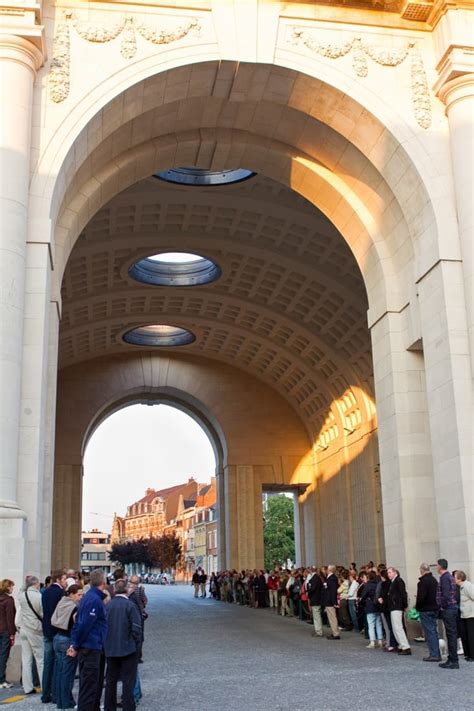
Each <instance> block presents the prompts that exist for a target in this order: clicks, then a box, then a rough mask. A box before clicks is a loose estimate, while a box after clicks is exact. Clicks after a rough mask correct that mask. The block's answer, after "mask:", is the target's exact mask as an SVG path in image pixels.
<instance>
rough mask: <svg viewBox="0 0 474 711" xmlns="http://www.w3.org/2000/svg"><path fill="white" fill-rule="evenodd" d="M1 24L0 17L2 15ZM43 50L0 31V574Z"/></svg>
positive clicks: (15, 573) (11, 499)
mask: <svg viewBox="0 0 474 711" xmlns="http://www.w3.org/2000/svg"><path fill="white" fill-rule="evenodd" d="M2 24H3V23H2ZM42 61H43V55H42V53H41V51H40V49H38V47H37V46H36V45H35V44H33V43H32V42H30V41H29V40H28V39H25V38H24V37H22V36H19V35H15V34H0V94H1V96H2V97H4V100H7V101H8V102H9V106H8V110H7V111H4V112H3V116H2V122H1V123H0V165H1V179H0V283H1V285H2V290H1V295H0V329H1V332H0V392H1V394H2V395H1V404H0V408H1V411H0V527H1V534H2V535H1V538H2V546H1V551H0V569H1V570H2V575H3V576H7V577H11V578H12V579H16V580H18V578H19V577H20V578H21V577H22V576H23V562H24V548H25V546H24V543H25V530H26V529H25V519H26V515H25V513H24V512H23V511H22V510H21V508H20V506H19V504H18V492H17V483H18V482H17V479H18V476H17V475H18V445H19V423H20V393H21V378H22V349H23V327H24V323H23V317H24V305H25V262H26V241H27V220H28V180H29V167H30V162H29V157H30V134H31V115H32V100H33V83H34V80H35V76H36V71H37V69H38V68H39V67H40V66H41V64H42Z"/></svg>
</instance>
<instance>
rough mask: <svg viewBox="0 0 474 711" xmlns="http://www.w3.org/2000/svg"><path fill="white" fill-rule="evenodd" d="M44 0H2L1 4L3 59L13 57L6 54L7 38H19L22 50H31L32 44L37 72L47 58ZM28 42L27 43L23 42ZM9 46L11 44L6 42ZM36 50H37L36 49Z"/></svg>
mask: <svg viewBox="0 0 474 711" xmlns="http://www.w3.org/2000/svg"><path fill="white" fill-rule="evenodd" d="M41 12H42V0H2V2H1V6H0V37H1V38H2V42H1V45H2V53H1V55H0V57H1V58H2V59H13V57H12V56H8V55H7V56H5V52H4V50H3V43H4V41H6V40H5V38H11V40H12V41H14V40H15V39H17V40H18V43H19V45H20V47H19V48H20V51H21V48H22V47H23V50H24V51H29V49H30V45H31V46H33V47H34V50H32V51H31V53H32V55H33V61H32V62H30V64H32V66H33V67H34V71H35V72H36V70H37V69H39V68H40V67H41V66H42V65H43V64H44V61H45V59H46V40H45V32H44V26H43V25H42V24H41V23H42V18H41ZM25 42H26V43H27V44H26V45H25V44H23V43H25ZM6 44H7V46H8V45H9V43H8V42H6ZM35 50H36V51H35ZM10 51H11V50H10Z"/></svg>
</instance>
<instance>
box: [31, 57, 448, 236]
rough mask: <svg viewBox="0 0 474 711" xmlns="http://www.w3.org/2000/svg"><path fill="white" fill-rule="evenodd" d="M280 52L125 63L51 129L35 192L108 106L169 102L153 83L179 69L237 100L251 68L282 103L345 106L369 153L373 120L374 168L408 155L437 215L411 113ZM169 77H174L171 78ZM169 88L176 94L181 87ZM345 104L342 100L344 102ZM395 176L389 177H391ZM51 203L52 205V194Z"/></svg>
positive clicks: (324, 108)
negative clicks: (266, 58)
mask: <svg viewBox="0 0 474 711" xmlns="http://www.w3.org/2000/svg"><path fill="white" fill-rule="evenodd" d="M280 54H281V53H280ZM280 54H279V55H278V57H277V61H276V63H275V64H262V63H258V62H255V63H251V62H240V61H239V58H238V57H237V58H236V59H235V60H229V59H226V60H220V59H219V58H218V57H215V56H210V55H209V52H208V50H207V48H206V50H204V49H203V48H201V47H199V46H197V47H194V48H193V52H192V53H190V52H189V50H188V49H184V50H183V49H179V48H173V49H171V48H170V49H169V50H168V51H167V56H166V65H165V67H164V66H163V58H162V57H161V56H160V55H155V56H153V57H148V58H144V59H141V60H137V61H135V62H134V63H133V64H130V65H128V67H126V68H125V67H124V68H123V69H121V70H119V71H118V72H116V73H114V75H113V76H111V77H110V78H109V79H107V80H106V81H104V82H102V83H101V84H99V85H98V86H97V87H95V89H93V90H92V91H91V92H90V93H89V94H88V95H87V96H81V97H80V98H79V99H78V100H77V101H76V104H75V106H73V107H72V108H69V110H68V112H67V114H65V115H64V116H61V118H60V121H59V125H58V127H57V128H55V130H54V131H51V138H50V139H49V141H48V143H47V144H46V147H45V150H44V152H43V154H42V156H41V158H40V161H39V163H38V168H37V170H36V172H35V174H34V175H33V179H32V186H33V190H32V192H33V194H35V195H37V196H43V195H44V186H46V191H47V197H48V198H51V196H52V195H53V192H54V191H55V190H56V189H57V186H58V179H59V181H60V177H61V172H64V170H65V167H66V166H67V164H68V157H69V158H70V159H72V160H74V159H75V158H76V156H77V153H78V151H77V148H78V145H79V144H81V142H82V143H84V139H85V142H86V143H89V142H90V139H91V132H90V130H89V128H90V127H92V132H94V128H95V131H96V132H98V133H101V131H102V127H100V130H99V131H97V130H98V128H99V126H98V124H97V118H98V116H99V115H101V114H102V112H103V111H105V109H106V108H107V107H112V106H113V105H114V104H119V109H120V111H122V112H123V113H124V114H126V115H128V116H129V117H131V118H133V117H137V116H139V115H140V114H141V113H143V111H144V110H146V107H147V105H150V104H153V94H155V95H156V96H157V97H158V98H159V100H160V103H161V102H165V101H166V92H165V91H164V90H163V91H157V92H155V91H154V85H155V84H158V85H159V84H160V83H165V84H168V87H171V85H172V81H171V77H172V76H173V74H175V75H178V74H179V76H180V79H179V80H178V81H180V82H181V83H182V84H181V87H180V89H181V91H182V90H183V86H184V84H185V81H186V78H187V76H189V78H190V80H191V81H192V80H193V79H194V78H195V77H196V76H197V75H198V74H199V75H200V76H199V79H200V80H201V85H202V88H203V89H204V90H207V91H208V94H214V95H218V94H219V93H221V94H222V95H224V96H228V97H230V98H231V99H232V100H238V99H240V96H239V97H238V99H237V97H235V96H234V95H235V93H237V94H239V92H241V90H242V85H243V87H244V89H247V90H248V88H249V84H252V81H251V80H250V81H248V80H247V82H246V81H245V77H244V80H243V81H241V82H240V84H239V85H238V86H237V87H236V77H241V76H242V74H243V73H244V72H245V73H247V74H248V73H250V74H251V73H252V72H254V71H256V70H257V71H258V72H259V92H260V96H261V97H264V96H265V91H266V90H267V91H268V93H269V94H270V95H271V97H272V100H273V101H275V102H276V103H278V104H285V103H287V104H288V105H289V106H291V107H293V108H296V109H297V110H302V111H303V112H304V113H306V114H307V115H308V116H313V117H315V118H317V119H318V120H320V121H322V122H323V123H328V124H329V125H334V122H333V121H332V119H334V114H336V113H337V112H339V109H342V111H341V112H340V113H341V116H340V117H341V118H343V121H342V123H341V124H340V125H339V126H338V127H337V130H338V131H339V133H340V134H341V135H343V136H344V137H345V138H347V139H348V140H349V141H350V142H351V143H353V145H354V146H356V147H358V148H359V149H360V150H361V151H362V152H365V151H366V146H365V145H364V142H365V138H366V137H367V122H369V123H371V124H372V126H373V128H374V129H375V130H376V129H377V128H378V129H379V130H380V132H381V134H383V137H384V143H381V142H379V144H378V149H377V147H375V148H374V149H373V150H372V151H370V158H371V161H372V162H373V165H374V167H375V168H376V169H377V170H378V171H380V172H381V174H384V166H385V164H386V161H387V158H388V157H390V156H391V155H392V154H393V153H395V152H397V153H398V154H399V156H404V157H405V160H406V161H407V164H408V169H409V170H410V173H411V174H412V175H413V177H414V178H417V177H419V176H422V180H423V185H424V186H425V190H426V191H431V186H433V191H434V192H433V206H431V202H430V201H428V204H429V207H428V209H429V210H431V212H432V221H433V220H434V215H433V213H434V211H436V201H435V200H434V198H435V197H436V194H437V187H436V183H437V182H439V178H440V175H439V169H438V166H437V164H436V162H435V161H434V160H432V159H431V158H430V157H429V154H428V153H427V151H426V148H425V146H423V141H422V140H420V139H419V136H418V135H417V133H416V132H415V131H414V130H413V128H412V127H411V126H410V125H409V124H408V123H407V122H406V120H405V119H404V117H403V116H402V115H400V114H398V113H397V112H395V111H394V110H393V106H392V105H388V104H387V103H386V102H385V101H384V99H383V98H382V97H381V96H378V95H377V94H375V93H374V92H373V91H371V90H370V89H369V88H367V87H364V86H363V85H361V84H360V82H354V81H353V78H352V77H351V76H348V75H347V74H345V73H344V72H343V71H342V70H341V69H340V68H338V67H336V66H334V65H333V66H328V65H327V63H324V62H322V61H321V60H319V59H318V58H317V57H314V58H312V60H311V66H308V61H307V58H305V57H302V56H301V54H300V53H299V52H297V51H293V50H286V51H285V53H284V54H283V55H282V56H280ZM186 70H187V73H188V74H187V76H186V75H185V76H183V71H186ZM264 71H266V72H267V81H266V82H265V80H264V78H263V77H262V72H264ZM285 71H286V72H287V75H286V77H285V80H286V81H285V82H284V85H285V88H284V89H282V81H281V75H282V73H283V72H285ZM206 75H207V76H206ZM168 76H169V77H170V81H169V82H168V81H167V79H166V78H167V77H168ZM272 79H276V80H277V82H278V79H279V80H280V81H279V82H278V86H277V88H276V89H275V87H273V85H272V84H271V81H272ZM237 89H238V90H239V91H237ZM219 90H220V92H219ZM170 93H171V94H173V93H174V94H175V93H176V88H175V91H174V92H173V91H171V92H170ZM328 95H329V96H330V101H328V102H326V101H325V100H324V98H325V97H327V96H328ZM338 102H341V106H339V105H338ZM348 109H351V111H350V113H351V114H352V118H351V120H348V118H349V114H348V111H347V110H348ZM364 136H365V138H364ZM381 149H382V150H381ZM79 153H81V151H79ZM69 162H70V161H69ZM76 167H77V166H76ZM388 182H389V183H390V179H389V181H388ZM410 194H411V195H412V191H411V190H410V191H409V193H408V195H410ZM47 202H48V204H49V200H48V201H47ZM419 205H420V203H419V202H418V206H419ZM448 212H449V211H448ZM445 213H446V210H445ZM453 220H455V215H454V214H452V215H449V216H448V218H447V220H446V219H443V215H442V214H440V215H439V216H437V220H436V222H439V223H440V224H443V223H446V222H447V223H448V224H445V225H444V227H445V228H447V227H450V226H451V227H452V225H451V222H452V221H453Z"/></svg>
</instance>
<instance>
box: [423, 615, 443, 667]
mask: <svg viewBox="0 0 474 711" xmlns="http://www.w3.org/2000/svg"><path fill="white" fill-rule="evenodd" d="M420 622H421V626H422V627H423V631H424V633H425V639H426V644H427V645H428V652H429V655H430V657H437V658H439V656H440V654H439V641H438V613H437V612H420Z"/></svg>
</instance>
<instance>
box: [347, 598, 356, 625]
mask: <svg viewBox="0 0 474 711" xmlns="http://www.w3.org/2000/svg"><path fill="white" fill-rule="evenodd" d="M348 602H349V615H350V616H351V622H352V625H353V627H354V630H355V631H356V632H358V631H359V620H358V619H357V603H356V601H355V600H348Z"/></svg>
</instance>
